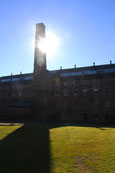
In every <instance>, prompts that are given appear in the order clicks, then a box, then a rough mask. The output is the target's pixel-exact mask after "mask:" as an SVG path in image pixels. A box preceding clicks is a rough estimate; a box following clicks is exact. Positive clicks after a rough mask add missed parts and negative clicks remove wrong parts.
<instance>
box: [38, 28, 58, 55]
mask: <svg viewBox="0 0 115 173" xmlns="http://www.w3.org/2000/svg"><path fill="white" fill-rule="evenodd" d="M59 45H60V39H59V38H58V37H57V36H56V34H54V33H53V32H50V31H49V32H47V33H46V38H45V39H44V38H41V39H40V42H39V45H38V47H39V49H40V50H41V51H42V52H46V54H47V56H49V57H52V56H54V55H55V54H56V52H57V50H58V47H59Z"/></svg>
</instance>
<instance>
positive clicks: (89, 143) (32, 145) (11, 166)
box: [0, 124, 115, 173]
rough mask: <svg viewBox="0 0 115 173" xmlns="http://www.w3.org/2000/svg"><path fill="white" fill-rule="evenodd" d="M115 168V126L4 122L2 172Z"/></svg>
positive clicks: (64, 172) (55, 172)
mask: <svg viewBox="0 0 115 173" xmlns="http://www.w3.org/2000/svg"><path fill="white" fill-rule="evenodd" d="M5 172H7V173H8V172H11V173H14V172H15V173H19V172H20V173H23V172H24V173H85V172H86V173H90V172H93V173H97V172H100V173H103V172H105V173H108V172H115V128H104V127H103V128H96V127H78V126H53V125H52V126H49V125H43V126H39V125H37V124H36V125H34V124H33V125H19V126H2V125H1V126H0V173H5Z"/></svg>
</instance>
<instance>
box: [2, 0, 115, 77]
mask: <svg viewBox="0 0 115 173" xmlns="http://www.w3.org/2000/svg"><path fill="white" fill-rule="evenodd" d="M40 22H43V23H44V24H45V25H46V29H47V30H49V31H52V32H54V33H55V34H56V35H57V36H58V37H59V38H60V46H59V48H58V50H57V53H56V54H55V55H54V56H53V57H52V58H51V59H50V60H47V68H48V69H49V70H53V69H59V68H60V66H62V67H63V68H72V67H73V66H74V64H76V65H77V67H82V66H90V65H92V64H93V62H95V63H96V64H97V65H99V64H107V63H109V60H112V62H113V63H115V0H0V61H1V63H0V76H4V75H10V74H11V72H12V73H13V74H18V73H20V71H22V72H23V73H30V72H33V64H34V48H33V47H32V46H31V45H32V44H31V42H32V40H33V39H34V37H35V24H36V23H40Z"/></svg>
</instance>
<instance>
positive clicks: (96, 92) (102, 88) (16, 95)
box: [0, 23, 115, 123]
mask: <svg viewBox="0 0 115 173" xmlns="http://www.w3.org/2000/svg"><path fill="white" fill-rule="evenodd" d="M44 38H45V25H44V24H43V23H40V24H37V25H36V36H35V56H34V72H33V73H29V74H22V73H21V74H18V75H12V74H11V76H5V77H1V78H0V116H1V118H15V119H16V118H17V119H21V118H25V119H26V118H27V119H28V118H31V119H32V118H35V119H38V120H47V121H48V120H49V121H57V120H62V121H75V122H91V123H97V122H100V123H103V122H104V123H110V122H115V64H112V62H111V61H110V64H107V65H99V66H96V65H95V63H93V66H89V67H81V68H77V67H76V65H75V66H74V68H70V69H62V67H61V68H60V70H53V71H49V70H47V68H46V54H45V52H43V51H41V50H40V48H39V45H40V42H41V40H42V39H44Z"/></svg>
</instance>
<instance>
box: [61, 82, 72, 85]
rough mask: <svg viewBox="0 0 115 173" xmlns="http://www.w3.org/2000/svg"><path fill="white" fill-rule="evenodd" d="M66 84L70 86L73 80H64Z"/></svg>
mask: <svg viewBox="0 0 115 173" xmlns="http://www.w3.org/2000/svg"><path fill="white" fill-rule="evenodd" d="M63 84H64V86H70V85H72V81H64V83H63Z"/></svg>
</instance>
